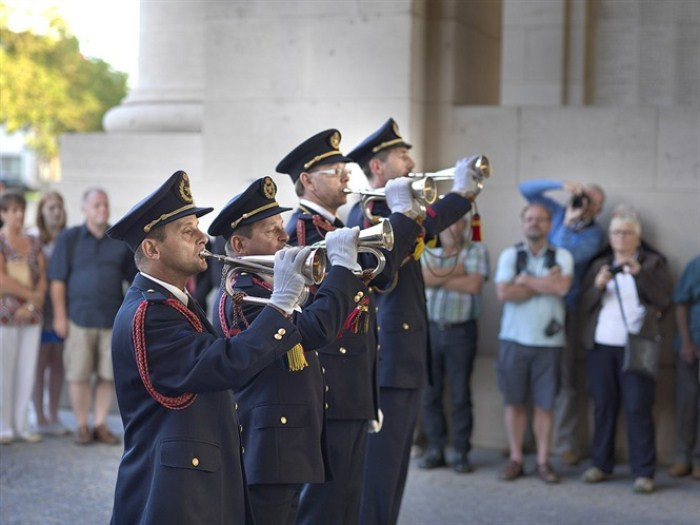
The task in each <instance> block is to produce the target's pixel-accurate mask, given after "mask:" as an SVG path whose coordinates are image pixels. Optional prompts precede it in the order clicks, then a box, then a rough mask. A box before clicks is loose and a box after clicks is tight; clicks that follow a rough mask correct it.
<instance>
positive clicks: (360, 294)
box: [357, 292, 365, 299]
mask: <svg viewBox="0 0 700 525" xmlns="http://www.w3.org/2000/svg"><path fill="white" fill-rule="evenodd" d="M357 295H358V296H359V297H360V299H361V298H363V297H364V296H365V293H364V292H357Z"/></svg>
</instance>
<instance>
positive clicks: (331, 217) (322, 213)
mask: <svg viewBox="0 0 700 525" xmlns="http://www.w3.org/2000/svg"><path fill="white" fill-rule="evenodd" d="M299 204H301V205H302V206H305V207H306V208H311V209H312V210H314V211H317V212H318V214H319V215H320V216H321V217H323V218H324V219H326V220H327V221H329V222H330V223H331V224H332V223H333V221H334V220H335V219H336V216H335V215H333V214H332V213H331V212H330V211H328V210H327V209H326V208H324V207H323V206H321V205H320V204H319V203H317V202H311V201H310V200H308V199H299Z"/></svg>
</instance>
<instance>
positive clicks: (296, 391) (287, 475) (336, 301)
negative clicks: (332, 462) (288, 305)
mask: <svg viewBox="0 0 700 525" xmlns="http://www.w3.org/2000/svg"><path fill="white" fill-rule="evenodd" d="M259 283H260V277H257V276H254V275H253V274H251V273H247V272H243V273H240V274H239V275H238V276H237V278H236V283H235V286H234V289H235V290H237V291H241V292H245V293H246V294H247V295H250V296H255V297H265V298H268V297H270V291H269V290H268V289H267V288H265V287H263V286H262V285H260V284H259ZM360 291H362V292H363V294H367V293H368V291H367V287H366V286H365V285H364V284H363V283H362V281H360V280H359V279H358V278H357V277H355V276H354V275H353V274H352V272H350V271H349V270H348V269H346V268H343V267H340V266H332V267H331V269H330V271H329V272H328V275H327V276H326V278H325V279H324V280H323V283H321V285H320V286H319V288H318V291H317V292H316V294H315V296H314V299H313V301H312V302H309V303H307V305H306V306H304V308H303V310H302V312H301V313H297V314H295V317H294V323H295V324H296V326H297V328H298V330H299V333H300V334H301V344H302V346H303V347H304V350H305V357H306V360H307V362H308V364H309V366H308V367H306V368H304V369H303V370H299V371H290V370H289V368H288V366H287V362H286V358H283V359H278V360H277V361H275V362H274V363H272V364H270V365H268V366H267V367H266V368H265V369H264V370H263V371H262V372H260V373H259V374H258V375H257V376H255V378H253V380H252V381H250V382H248V383H246V384H245V385H244V386H243V387H242V388H237V389H235V390H234V395H235V396H236V400H237V401H238V405H239V411H238V416H239V418H240V421H241V425H242V428H243V430H242V431H241V440H242V442H243V446H244V448H245V454H244V455H243V462H244V464H245V472H246V478H247V481H248V483H249V484H257V483H261V484H262V483H265V484H273V483H323V482H324V481H326V480H327V479H330V477H331V476H330V472H329V466H328V457H327V453H326V443H325V432H324V427H325V423H324V422H325V417H324V410H325V409H324V405H325V395H324V394H325V383H324V380H323V372H322V369H321V365H320V363H319V360H318V357H317V352H315V351H314V350H316V349H317V348H320V347H323V346H325V345H327V344H329V343H330V342H331V341H333V340H335V338H336V337H337V335H338V332H339V331H340V328H341V327H342V325H343V321H344V320H345V319H346V318H347V317H348V315H349V314H350V312H351V311H352V310H354V309H355V307H356V306H357V303H356V302H355V301H354V297H355V296H356V295H357V294H358V292H360ZM222 298H224V299H225V302H224V312H225V316H226V317H225V319H224V323H225V324H224V326H225V327H226V328H227V330H228V329H230V328H232V319H233V301H232V300H231V298H230V297H228V296H227V295H226V294H225V292H223V291H222V289H221V288H219V294H218V296H217V299H216V301H215V303H214V304H215V305H216V310H215V312H214V323H213V324H214V328H215V329H216V332H217V333H219V334H222V335H223V334H224V330H223V329H222V323H221V313H222V311H221V309H220V305H221V300H222ZM262 312H263V307H262V306H259V305H255V304H247V303H244V305H243V315H244V316H245V318H246V320H247V321H248V322H249V323H252V322H253V321H254V320H255V319H256V318H257V317H258V316H259V315H260V314H261V313H262ZM241 325H242V323H241V322H239V323H238V325H236V328H238V329H241V330H243V329H245V325H243V326H241Z"/></svg>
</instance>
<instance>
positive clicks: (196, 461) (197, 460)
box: [192, 458, 199, 467]
mask: <svg viewBox="0 0 700 525" xmlns="http://www.w3.org/2000/svg"><path fill="white" fill-rule="evenodd" d="M192 466H193V467H198V466H199V458H192Z"/></svg>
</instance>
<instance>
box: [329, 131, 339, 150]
mask: <svg viewBox="0 0 700 525" xmlns="http://www.w3.org/2000/svg"><path fill="white" fill-rule="evenodd" d="M330 143H331V147H332V148H333V149H338V147H339V146H340V133H338V132H337V131H334V132H333V134H332V135H331V136H330Z"/></svg>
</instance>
